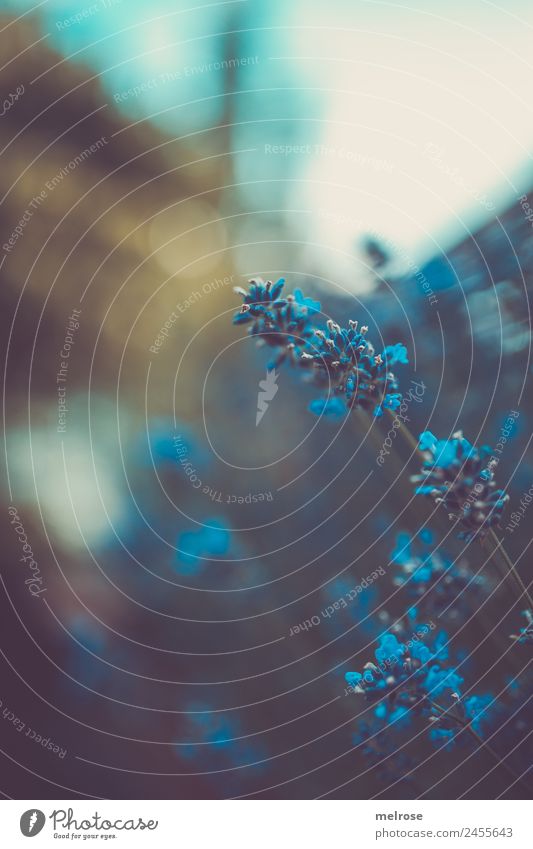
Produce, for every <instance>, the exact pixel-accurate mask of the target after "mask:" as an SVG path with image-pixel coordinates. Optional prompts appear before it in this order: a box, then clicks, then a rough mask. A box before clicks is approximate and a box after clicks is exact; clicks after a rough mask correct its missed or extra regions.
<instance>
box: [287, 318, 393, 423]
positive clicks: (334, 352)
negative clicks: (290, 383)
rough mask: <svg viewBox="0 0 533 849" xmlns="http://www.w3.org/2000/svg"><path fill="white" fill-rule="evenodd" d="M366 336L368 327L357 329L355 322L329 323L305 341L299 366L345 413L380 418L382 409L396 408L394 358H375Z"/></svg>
mask: <svg viewBox="0 0 533 849" xmlns="http://www.w3.org/2000/svg"><path fill="white" fill-rule="evenodd" d="M367 332H368V327H361V328H359V327H358V322H357V321H349V323H348V327H345V328H343V327H341V326H340V325H338V324H336V323H335V322H334V321H331V320H329V321H328V322H327V325H326V329H325V330H315V332H314V335H313V337H312V338H311V339H309V340H308V342H307V345H306V347H305V349H304V350H303V351H302V352H301V353H300V365H301V366H302V367H303V368H305V369H306V370H307V371H308V372H310V375H311V377H312V379H313V381H314V383H315V384H317V385H318V386H322V387H324V389H327V391H328V392H331V393H332V394H333V395H338V396H339V397H341V398H343V399H344V401H345V402H346V405H347V408H348V410H351V409H352V408H354V407H360V408H362V409H364V410H372V411H373V412H374V415H375V416H377V417H380V416H381V415H383V409H387V408H388V409H391V410H394V409H397V408H398V407H399V406H400V404H401V395H400V394H399V393H398V391H397V390H398V388H399V384H398V380H397V379H396V377H395V376H394V374H393V373H392V372H391V371H390V370H389V361H390V360H393V359H394V358H393V357H389V358H387V357H386V356H385V352H384V353H383V354H377V353H376V351H375V349H374V346H373V345H372V344H371V343H370V342H369V340H368V339H367ZM393 347H394V348H395V349H396V347H397V346H393ZM400 347H403V346H400ZM391 390H392V391H391Z"/></svg>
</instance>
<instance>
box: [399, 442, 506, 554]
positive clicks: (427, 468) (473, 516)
mask: <svg viewBox="0 0 533 849" xmlns="http://www.w3.org/2000/svg"><path fill="white" fill-rule="evenodd" d="M419 447H420V450H421V451H423V452H424V453H425V455H426V459H425V460H424V465H423V467H422V473H421V474H419V475H414V476H413V477H412V478H411V480H412V481H414V482H415V483H418V484H421V485H419V486H417V487H416V489H415V494H416V495H427V496H429V497H431V498H433V499H434V500H435V502H436V503H437V504H443V505H444V507H445V508H446V510H447V511H448V515H449V517H450V519H452V520H456V521H459V522H460V524H461V526H462V527H463V530H462V531H461V533H460V534H459V536H460V537H461V538H463V539H466V540H471V539H473V538H474V537H475V536H479V537H482V536H484V535H485V534H487V533H488V531H489V530H490V528H492V527H498V526H499V524H500V518H501V515H502V513H503V510H504V507H505V504H506V502H507V501H508V499H509V496H508V495H506V493H505V492H504V491H503V490H501V489H496V484H495V483H494V472H493V467H494V465H495V463H494V462H493V463H491V461H490V459H488V458H490V455H491V453H492V450H491V448H490V447H489V446H488V445H482V446H481V447H479V448H476V447H475V446H474V445H472V444H471V443H470V442H469V441H468V440H467V439H465V438H464V436H463V434H462V431H457V433H454V434H453V436H452V438H451V439H448V440H439V439H436V437H435V436H434V435H433V434H432V433H430V432H429V431H425V432H424V433H422V434H421V435H420V442H419Z"/></svg>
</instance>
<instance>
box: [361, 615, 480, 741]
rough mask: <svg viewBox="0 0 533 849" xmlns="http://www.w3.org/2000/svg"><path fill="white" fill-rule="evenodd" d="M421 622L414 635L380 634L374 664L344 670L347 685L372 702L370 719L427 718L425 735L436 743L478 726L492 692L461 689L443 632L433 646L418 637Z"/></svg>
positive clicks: (403, 720) (476, 729)
mask: <svg viewBox="0 0 533 849" xmlns="http://www.w3.org/2000/svg"><path fill="white" fill-rule="evenodd" d="M424 628H427V626H419V630H417V631H416V634H417V635H418V634H419V635H420V636H418V639H417V640H413V639H411V640H409V641H407V642H406V643H401V642H399V641H398V639H397V637H396V636H395V635H394V634H390V633H389V634H385V635H383V636H382V637H381V638H380V641H379V645H378V648H377V649H376V651H375V652H374V655H375V658H376V661H377V664H375V663H373V662H369V663H367V664H365V667H364V670H363V672H362V673H360V672H347V673H346V676H345V679H346V682H347V684H348V687H349V689H350V690H351V691H352V692H354V693H359V694H362V695H364V696H365V698H366V699H367V701H370V702H373V703H376V702H377V704H376V706H375V708H374V711H373V712H374V716H375V720H376V721H377V722H379V723H381V722H386V723H387V725H391V724H399V726H400V727H401V726H403V725H405V724H406V723H407V724H408V723H410V722H411V720H412V718H413V717H417V718H424V717H425V718H426V719H427V720H428V722H429V723H430V738H431V740H432V741H433V742H435V743H442V742H446V743H447V744H448V745H450V744H452V743H453V742H454V741H455V737H456V735H457V734H458V733H459V732H461V731H464V730H465V729H469V730H471V731H472V732H473V733H474V734H475V735H477V734H479V732H480V730H481V719H482V716H484V715H485V714H486V711H487V710H488V706H489V705H490V704H491V703H492V701H493V698H492V696H491V695H490V694H484V695H482V696H469V697H467V698H463V697H462V696H461V695H460V687H461V685H462V683H463V679H462V678H461V677H460V676H459V675H458V673H457V671H456V669H455V668H454V667H451V666H446V665H445V664H444V661H445V660H446V659H447V657H448V653H447V650H446V648H445V643H446V642H447V635H446V633H445V632H440V633H439V634H438V635H437V637H436V639H435V641H434V644H433V646H429V645H426V644H423V643H422V642H421V641H420V638H421V636H422V635H423V634H424Z"/></svg>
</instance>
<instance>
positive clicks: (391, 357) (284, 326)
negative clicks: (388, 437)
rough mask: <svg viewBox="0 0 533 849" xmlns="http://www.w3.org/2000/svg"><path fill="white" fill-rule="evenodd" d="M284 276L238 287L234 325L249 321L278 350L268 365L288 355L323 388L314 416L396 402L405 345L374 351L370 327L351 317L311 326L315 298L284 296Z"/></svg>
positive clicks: (379, 413) (377, 409) (256, 334)
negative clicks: (346, 320) (345, 324)
mask: <svg viewBox="0 0 533 849" xmlns="http://www.w3.org/2000/svg"><path fill="white" fill-rule="evenodd" d="M284 282H285V281H284V280H283V279H280V280H278V281H277V283H272V282H271V281H270V280H269V281H267V282H266V283H264V282H263V280H261V279H260V278H257V279H255V280H250V288H249V291H246V290H245V289H242V288H240V287H237V288H236V289H235V291H236V292H237V294H239V295H241V297H242V299H243V305H242V307H241V309H240V310H239V312H238V313H237V314H236V315H235V316H234V319H233V321H234V323H235V324H249V325H250V327H249V331H248V332H249V334H250V335H251V336H254V337H257V339H258V341H261V342H262V343H263V344H266V345H268V346H270V347H272V348H277V349H279V350H278V353H277V356H276V357H275V359H274V361H273V362H272V363H271V364H270V365H269V368H276V367H277V366H279V365H280V364H281V363H282V362H283V361H284V360H286V359H288V360H289V362H291V363H292V364H299V365H300V366H302V368H304V369H305V370H306V371H307V372H308V374H309V376H310V377H311V379H312V381H313V382H314V383H315V384H316V385H318V386H320V387H321V388H322V389H324V390H326V392H327V394H326V395H325V397H322V398H319V399H317V400H315V401H313V402H312V404H311V406H310V410H311V412H313V413H315V414H317V415H323V414H328V415H329V414H331V415H336V414H339V415H344V414H345V413H346V412H348V411H349V410H351V409H352V408H354V407H360V408H361V409H363V410H373V412H374V415H375V416H378V417H379V416H382V415H383V410H384V409H391V410H395V409H397V408H398V407H399V406H400V403H401V393H400V392H399V391H398V390H399V383H398V380H397V378H396V377H395V375H394V373H393V372H392V370H391V369H392V366H394V365H395V364H396V363H405V364H406V363H408V359H407V350H406V348H405V346H404V345H402V344H400V343H397V344H396V345H389V346H387V347H385V348H384V350H383V351H382V352H381V353H376V350H375V348H374V346H373V345H372V344H371V342H369V340H368V339H367V333H368V327H366V326H362V327H360V328H359V325H358V322H357V321H349V323H348V327H347V328H343V327H341V326H340V325H338V324H336V323H335V322H334V321H332V320H329V321H328V322H327V324H326V327H325V328H324V329H320V328H315V327H314V326H313V324H312V318H313V317H314V316H315V315H316V314H317V313H319V312H320V310H321V307H320V303H319V302H318V301H314V300H313V299H312V298H307V297H305V296H304V295H303V293H302V292H301V290H300V289H296V290H295V291H294V294H293V295H287V296H286V297H282V290H283V286H284Z"/></svg>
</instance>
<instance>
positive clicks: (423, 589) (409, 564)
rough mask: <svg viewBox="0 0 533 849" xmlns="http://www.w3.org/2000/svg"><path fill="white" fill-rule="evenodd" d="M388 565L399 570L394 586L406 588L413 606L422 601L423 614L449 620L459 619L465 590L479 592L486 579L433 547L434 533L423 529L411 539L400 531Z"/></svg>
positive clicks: (465, 597)
mask: <svg viewBox="0 0 533 849" xmlns="http://www.w3.org/2000/svg"><path fill="white" fill-rule="evenodd" d="M391 562H392V563H393V564H394V565H395V566H397V567H398V570H397V574H396V575H395V576H394V578H393V583H394V584H395V585H396V586H398V587H405V590H406V592H407V594H408V596H409V599H410V600H411V602H412V603H413V604H416V603H417V602H418V601H422V603H423V606H424V612H425V614H426V615H432V616H433V615H435V616H437V615H442V613H443V612H444V611H445V612H446V616H447V617H448V618H449V619H450V620H453V619H457V618H458V617H459V616H462V615H463V613H464V612H465V610H464V609H463V608H464V606H465V604H468V594H467V593H466V592H465V590H469V591H473V590H475V589H477V590H482V589H483V588H485V587H486V585H487V578H486V577H482V576H480V575H473V574H472V573H471V572H470V570H469V569H468V568H467V567H466V566H465V565H463V564H461V563H456V562H455V561H454V560H453V559H452V558H451V557H449V556H448V555H447V554H446V553H445V552H443V551H441V550H440V549H439V548H438V547H435V546H434V541H433V534H432V533H431V531H429V530H428V529H426V528H425V529H424V530H422V531H420V532H419V534H418V535H417V536H416V537H415V538H414V539H412V538H411V534H409V533H407V532H405V531H403V532H401V533H399V534H398V536H397V537H396V545H395V548H394V551H393V552H392V553H391Z"/></svg>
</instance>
